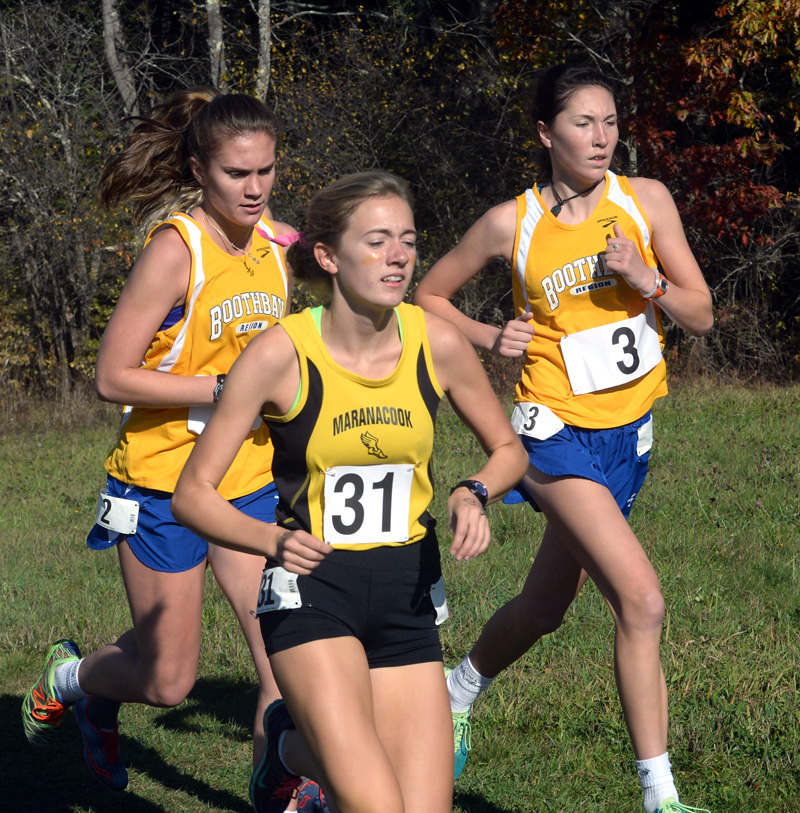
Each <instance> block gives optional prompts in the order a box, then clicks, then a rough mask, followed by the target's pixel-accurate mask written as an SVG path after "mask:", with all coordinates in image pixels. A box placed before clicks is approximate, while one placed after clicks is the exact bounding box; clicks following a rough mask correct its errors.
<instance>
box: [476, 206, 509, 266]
mask: <svg viewBox="0 0 800 813" xmlns="http://www.w3.org/2000/svg"><path fill="white" fill-rule="evenodd" d="M473 228H476V229H479V230H480V232H481V234H482V237H483V239H484V241H485V245H486V246H487V248H489V249H490V253H491V254H492V255H493V256H495V257H501V258H503V259H506V260H508V259H510V258H511V251H512V249H513V245H514V237H515V236H516V232H517V201H516V199H515V198H512V199H511V200H507V201H505V202H503V203H500V204H498V205H497V206H492V208H491V209H489V210H487V211H486V213H485V214H484V215H483V216H482V217H481V218H479V219H478V221H477V222H476V223H475V226H474V227H473Z"/></svg>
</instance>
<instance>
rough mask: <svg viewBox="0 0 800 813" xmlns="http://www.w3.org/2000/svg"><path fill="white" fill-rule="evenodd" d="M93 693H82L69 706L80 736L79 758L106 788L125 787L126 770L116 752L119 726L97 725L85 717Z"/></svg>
mask: <svg viewBox="0 0 800 813" xmlns="http://www.w3.org/2000/svg"><path fill="white" fill-rule="evenodd" d="M92 700H94V698H93V697H82V698H81V699H80V700H78V701H77V702H76V703H75V705H74V706H73V707H72V712H73V714H74V715H75V719H76V720H77V722H78V728H80V730H81V736H82V737H83V758H84V759H85V760H86V765H87V767H88V768H89V770H90V771H91V772H92V776H94V778H95V779H96V780H97V781H98V782H99V783H100V784H101V785H102V786H103V787H104V788H108V789H109V790H125V788H127V787H128V770H127V768H126V767H125V763H124V762H123V760H122V756H121V755H120V753H119V726H114V728H112V729H107V728H99V727H98V726H96V725H95V724H94V723H93V722H92V721H91V720H90V719H89V714H88V711H89V704H90V703H91V702H92Z"/></svg>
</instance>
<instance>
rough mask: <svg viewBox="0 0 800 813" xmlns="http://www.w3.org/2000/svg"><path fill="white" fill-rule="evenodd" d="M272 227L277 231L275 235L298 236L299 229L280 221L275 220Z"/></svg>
mask: <svg viewBox="0 0 800 813" xmlns="http://www.w3.org/2000/svg"><path fill="white" fill-rule="evenodd" d="M272 225H273V227H274V229H275V234H278V235H283V234H297V229H296V228H295V227H294V226H290V225H289V224H288V223H283V222H282V221H280V220H273V221H272Z"/></svg>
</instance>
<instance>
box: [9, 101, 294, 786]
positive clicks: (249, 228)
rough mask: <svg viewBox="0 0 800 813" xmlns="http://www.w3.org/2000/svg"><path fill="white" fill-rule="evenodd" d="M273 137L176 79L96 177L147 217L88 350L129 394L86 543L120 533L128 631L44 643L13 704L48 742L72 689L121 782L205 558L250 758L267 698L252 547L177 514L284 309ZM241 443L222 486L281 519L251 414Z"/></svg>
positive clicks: (251, 509) (105, 393) (196, 635)
mask: <svg viewBox="0 0 800 813" xmlns="http://www.w3.org/2000/svg"><path fill="white" fill-rule="evenodd" d="M277 136H278V130H277V121H276V119H275V116H274V114H273V113H272V111H271V110H269V109H268V108H267V107H266V106H265V105H263V104H262V103H261V102H259V101H257V100H256V99H253V98H251V97H249V96H243V95H221V94H219V93H218V92H217V91H215V90H210V89H198V90H194V91H180V92H178V93H176V94H174V95H173V96H172V97H171V98H170V99H169V100H167V101H166V102H165V103H163V104H161V105H159V106H157V107H156V108H154V109H153V110H152V111H151V113H150V114H149V115H148V116H147V117H145V118H143V119H142V120H141V121H140V122H139V124H138V125H137V126H136V127H135V129H134V130H133V132H132V134H131V136H130V139H129V141H128V142H127V144H126V146H125V147H124V149H123V150H122V151H121V152H120V153H118V154H117V155H115V156H114V157H112V158H111V159H110V161H109V162H108V163H107V165H106V167H105V169H104V171H103V175H102V178H101V180H100V198H101V201H102V202H103V203H104V204H106V205H108V206H113V205H118V204H122V203H126V202H129V203H131V204H132V208H133V209H134V212H135V213H136V214H138V215H139V217H140V218H141V219H142V220H143V221H144V222H145V223H146V224H155V225H154V226H153V227H152V229H151V230H150V232H149V235H148V238H147V242H146V245H145V248H144V250H143V251H142V254H141V256H140V257H139V259H138V260H137V262H136V264H135V265H134V267H133V269H132V270H131V273H130V277H129V279H128V281H127V283H126V284H125V288H124V290H123V292H122V294H121V296H120V299H119V302H118V304H117V306H116V308H115V310H114V313H113V314H112V316H111V320H110V321H109V323H108V326H107V327H106V330H105V333H104V335H103V341H102V344H101V346H100V351H99V354H98V360H97V378H96V386H97V391H98V393H99V395H100V397H101V398H102V399H103V400H105V401H111V402H115V403H119V404H125V405H126V406H125V409H124V412H123V418H122V425H121V428H120V435H119V440H118V442H117V445H116V447H115V448H114V450H113V451H112V452H111V454H110V456H109V458H108V460H107V461H106V470H107V471H108V475H109V476H108V484H107V487H106V489H104V491H103V493H102V495H101V499H100V503H99V506H98V514H97V524H96V525H95V527H94V528H93V530H92V532H91V533H90V535H89V538H88V540H87V541H88V543H89V545H90V546H91V547H93V548H104V547H110V546H112V545H116V547H117V551H118V555H119V561H120V568H121V570H122V578H123V580H124V583H125V590H126V592H127V596H128V602H129V604H130V610H131V616H132V619H133V629H131V630H129V631H128V632H126V633H125V634H124V635H122V636H121V637H120V638H119V639H118V640H117V641H116V642H115V643H113V644H110V645H108V646H105V647H103V648H102V649H100V650H98V651H96V652H93V653H92V654H90V655H87V656H86V657H85V658H83V659H81V658H80V653H79V651H78V647H77V646H76V645H75V643H74V642H72V641H69V640H62V641H59V642H57V643H56V644H54V646H53V647H52V648H51V649H50V651H49V652H48V655H47V661H46V665H45V669H44V672H43V674H42V676H41V678H40V679H39V680H38V681H37V683H36V684H35V685H34V687H33V689H32V690H31V691H30V692H29V693H28V696H27V697H26V698H25V702H24V704H23V714H22V716H23V722H24V725H25V731H26V734H27V736H28V739H29V740H30V741H31V742H34V743H44V742H47V741H49V740H50V739H52V737H53V736H54V735H55V732H56V728H57V726H58V725H59V723H60V721H61V717H62V715H63V713H64V710H65V709H66V708H67V707H69V706H70V705H72V704H73V703H74V706H73V709H74V712H75V715H76V718H77V721H78V724H79V726H80V729H81V733H82V734H83V739H84V754H85V757H86V761H87V764H88V765H89V768H90V769H91V771H92V773H93V774H94V776H95V777H96V778H97V779H98V780H99V781H100V782H101V783H102V784H103V785H105V786H106V787H108V788H111V789H115V790H118V789H122V788H124V787H125V786H126V785H127V782H128V775H127V771H126V768H125V765H124V763H123V761H122V759H121V757H120V754H119V749H118V744H117V737H118V734H117V732H118V727H117V712H118V710H119V706H120V703H121V702H125V703H146V704H148V705H152V706H175V705H177V704H178V703H180V702H181V701H182V700H183V699H184V698H185V697H186V696H187V694H188V693H189V691H190V690H191V688H192V686H193V684H194V681H195V677H196V675H197V667H198V662H199V657H200V628H201V603H202V598H203V583H204V578H205V571H206V565H207V564H210V565H211V567H212V569H213V571H214V576H215V578H216V579H217V582H218V583H219V585H220V587H221V588H222V590H223V591H224V593H225V595H226V596H227V598H228V601H229V602H230V603H231V606H232V607H233V609H234V611H235V612H236V615H237V617H238V619H239V623H240V624H241V626H242V629H243V631H244V634H245V638H246V639H247V643H248V646H249V648H250V651H251V653H252V656H253V662H254V663H255V666H256V669H257V672H258V678H259V695H258V704H257V711H256V722H255V726H254V760H255V763H256V764H258V762H259V761H260V758H261V755H262V752H263V749H264V734H263V728H262V723H263V713H264V710H265V709H266V708H267V706H268V705H269V703H270V702H271V701H272V700H274V699H275V698H276V697H278V690H277V687H276V685H275V682H274V680H273V678H272V674H271V671H270V667H269V661H268V660H267V657H266V655H265V653H264V647H263V644H262V642H261V635H260V629H259V625H258V623H257V621H256V620H255V617H254V614H253V613H254V611H255V598H256V596H257V594H258V585H259V580H260V574H261V569H262V565H263V560H261V558H260V557H257V556H252V555H248V554H246V553H241V552H238V551H232V550H227V549H224V548H219V547H216V546H211V547H209V546H208V544H207V543H206V542H205V540H203V539H201V538H200V537H198V536H196V535H195V534H194V533H192V532H191V531H188V530H187V529H185V528H183V527H181V526H180V525H179V524H178V523H177V522H176V521H175V519H174V518H173V516H172V514H171V512H170V500H171V497H172V491H173V490H174V488H175V484H176V483H177V480H178V476H179V474H180V472H181V469H182V468H183V465H184V463H185V462H186V459H187V458H188V457H189V453H190V452H191V450H192V447H193V446H194V444H195V441H196V439H197V437H198V436H199V434H200V433H201V432H202V431H203V427H204V425H205V422H206V420H207V419H208V417H209V416H210V414H211V413H212V411H213V409H214V404H215V402H216V401H217V399H218V397H219V394H220V392H221V390H222V386H223V384H224V380H225V374H226V373H227V372H228V370H229V368H230V367H231V365H232V364H233V362H234V360H235V359H236V358H237V356H238V355H239V354H240V352H241V351H242V349H243V348H244V347H245V346H246V345H247V344H248V343H249V342H250V340H251V339H252V338H253V337H255V336H257V335H258V334H259V333H261V332H262V331H263V330H264V329H265V328H267V327H269V326H270V325H273V324H275V323H276V322H277V320H278V319H280V318H281V317H282V316H283V315H284V313H285V311H286V309H287V307H288V303H289V292H290V278H289V274H288V270H287V266H286V264H285V261H284V258H283V256H282V254H281V249H280V248H279V247H278V246H276V245H275V243H274V242H272V241H273V240H275V239H280V235H285V234H287V233H289V232H290V231H291V229H290V228H289V227H288V226H286V225H285V224H283V223H274V222H271V221H270V220H268V219H266V217H263V216H264V214H265V212H266V213H267V215H268V214H269V210H268V209H267V203H268V200H269V195H270V191H271V190H272V185H273V182H274V180H275V148H276V141H277ZM170 212H172V214H169V213H170ZM235 458H236V459H235V461H234V462H233V463H232V465H231V467H230V472H229V473H228V475H227V476H226V478H225V480H224V481H223V482H222V483H221V485H220V493H221V494H222V495H223V496H224V498H225V499H227V500H231V501H232V502H233V504H234V505H237V506H238V507H239V509H240V510H242V511H245V512H246V513H248V514H249V515H251V516H255V517H258V518H259V520H262V521H264V522H271V521H274V507H275V505H276V502H277V500H276V492H275V486H274V484H273V482H272V475H271V462H272V446H271V442H270V439H269V433H268V431H267V429H266V427H264V426H263V425H262V426H258V427H256V425H255V424H253V427H251V428H250V430H249V431H248V432H246V433H245V435H244V436H243V438H242V444H241V448H239V446H238V445H237V449H236V455H235ZM76 701H77V702H76Z"/></svg>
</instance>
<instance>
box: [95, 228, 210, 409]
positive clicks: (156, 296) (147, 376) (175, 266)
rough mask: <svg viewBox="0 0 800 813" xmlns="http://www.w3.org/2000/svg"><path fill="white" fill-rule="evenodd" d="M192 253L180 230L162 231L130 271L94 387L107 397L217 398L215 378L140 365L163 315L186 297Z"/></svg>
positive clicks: (118, 400)
mask: <svg viewBox="0 0 800 813" xmlns="http://www.w3.org/2000/svg"><path fill="white" fill-rule="evenodd" d="M190 270H191V255H190V254H189V249H188V248H187V246H186V244H185V243H184V242H183V239H182V238H181V236H180V234H179V233H178V232H177V230H176V229H173V228H169V227H168V228H164V229H162V230H161V231H159V232H158V233H157V234H156V235H155V236H154V237H153V239H152V240H151V241H150V242H149V243H148V244H147V246H146V247H145V249H144V250H143V251H142V253H141V255H140V256H139V259H138V260H137V261H136V263H135V264H134V266H133V268H132V269H131V273H130V276H129V277H128V281H127V282H126V283H125V287H124V288H123V289H122V294H120V298H119V301H118V302H117V306H116V307H115V308H114V312H113V313H112V314H111V319H110V320H109V322H108V325H106V329H105V332H104V333H103V340H102V342H101V343H100V350H99V352H98V354H97V369H96V374H95V387H96V389H97V394H98V395H99V397H100V398H101V400H103V401H109V402H111V403H115V404H128V405H130V406H150V407H179V406H193V405H195V404H211V403H213V402H214V387H215V386H216V379H215V377H214V376H200V377H196V376H179V375H172V374H170V373H163V372H159V371H157V370H145V369H143V368H142V366H141V365H142V359H143V358H144V356H145V353H146V352H147V348H148V347H149V346H150V343H151V342H152V340H153V337H154V336H155V335H156V333H157V332H158V330H159V328H160V327H161V325H162V324H163V323H164V319H165V318H166V317H167V315H168V314H169V312H170V311H171V310H172V309H173V308H174V307H176V306H178V305H181V304H182V303H183V302H185V300H186V292H187V290H188V287H189V277H190Z"/></svg>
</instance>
